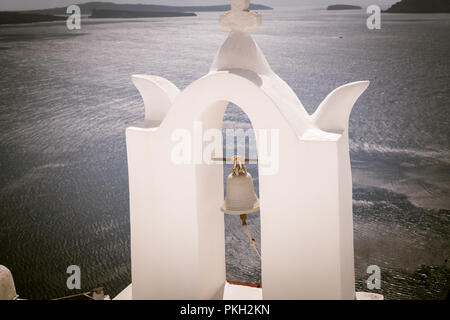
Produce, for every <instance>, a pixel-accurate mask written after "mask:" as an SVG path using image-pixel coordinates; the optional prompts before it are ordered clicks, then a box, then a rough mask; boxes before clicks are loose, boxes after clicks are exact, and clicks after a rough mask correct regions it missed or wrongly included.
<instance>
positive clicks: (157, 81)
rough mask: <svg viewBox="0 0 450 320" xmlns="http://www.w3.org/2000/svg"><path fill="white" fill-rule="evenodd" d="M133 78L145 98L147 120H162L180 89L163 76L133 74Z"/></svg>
mask: <svg viewBox="0 0 450 320" xmlns="http://www.w3.org/2000/svg"><path fill="white" fill-rule="evenodd" d="M131 79H132V80H133V83H134V85H135V86H136V88H137V89H138V90H139V93H140V94H141V96H142V99H143V100H144V106H145V121H146V122H149V121H154V122H161V121H162V120H163V119H164V118H165V116H166V114H167V112H168V111H169V109H170V108H171V106H172V103H173V101H174V100H175V98H176V97H177V95H178V94H179V93H180V90H179V89H178V88H177V87H176V86H175V85H174V84H173V83H172V82H170V81H169V80H167V79H164V78H162V77H157V76H150V75H133V76H132V77H131Z"/></svg>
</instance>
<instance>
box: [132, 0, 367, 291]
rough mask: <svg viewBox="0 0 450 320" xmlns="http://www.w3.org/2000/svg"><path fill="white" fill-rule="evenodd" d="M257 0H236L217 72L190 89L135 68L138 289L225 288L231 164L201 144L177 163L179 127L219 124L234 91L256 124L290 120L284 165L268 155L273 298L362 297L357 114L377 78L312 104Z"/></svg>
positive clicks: (267, 250) (266, 245)
mask: <svg viewBox="0 0 450 320" xmlns="http://www.w3.org/2000/svg"><path fill="white" fill-rule="evenodd" d="M249 3H250V1H248V0H232V1H231V11H229V12H227V13H225V14H223V15H222V16H221V17H220V25H221V26H222V27H224V28H226V29H228V30H229V36H228V38H227V39H226V41H225V43H224V44H223V45H222V47H221V48H220V50H219V51H218V53H217V55H216V58H215V60H214V62H213V64H212V66H211V69H210V72H209V73H208V74H207V75H205V76H204V77H202V78H200V79H198V80H197V81H195V82H194V83H192V84H191V85H189V86H188V87H187V88H185V89H184V90H182V91H181V92H180V90H179V89H178V88H177V87H176V86H175V85H174V84H172V83H171V82H170V81H168V80H166V79H163V78H160V77H156V76H147V75H135V76H133V82H134V83H135V85H136V87H137V88H138V89H139V92H140V93H141V95H142V97H143V100H144V104H145V122H144V123H143V124H141V125H137V126H135V127H131V128H128V129H127V132H126V138H127V153H128V168H129V184H130V217H131V263H132V286H131V291H132V298H133V299H222V298H223V291H224V286H225V281H226V279H225V239H224V216H223V212H221V210H220V208H221V206H222V204H223V201H224V198H223V195H224V190H223V185H224V183H223V167H222V165H221V164H218V163H215V162H209V161H207V160H208V159H204V158H203V157H202V155H201V154H200V155H199V154H197V152H196V151H195V150H194V151H193V152H192V154H190V155H188V156H187V157H186V159H187V161H184V162H183V163H175V162H174V160H173V152H174V145H175V142H174V141H173V138H174V132H178V133H179V132H185V133H187V134H189V133H191V134H192V135H191V137H195V131H196V126H197V124H198V123H201V124H202V127H203V130H207V129H211V128H217V129H219V130H220V129H221V128H222V118H223V113H224V111H225V108H226V107H227V105H228V103H229V102H232V103H234V104H236V105H238V106H240V107H241V108H242V109H243V110H244V111H245V112H246V113H247V115H248V116H249V118H250V120H251V121H252V124H253V127H254V129H255V131H256V130H259V129H266V130H271V129H274V130H278V131H279V141H278V144H279V155H278V162H279V166H278V170H276V171H275V172H271V171H270V170H267V168H266V167H265V165H266V164H265V163H264V161H261V159H260V161H259V163H258V166H259V172H260V187H259V188H260V203H259V205H260V210H261V211H260V212H261V256H262V258H261V261H262V298H263V299H355V280H354V258H353V215H352V178H351V169H350V157H349V141H348V120H349V115H350V112H351V110H352V107H353V105H354V103H355V102H356V100H357V99H358V97H359V96H360V95H361V94H362V93H363V92H364V90H365V89H366V88H367V87H368V85H369V82H368V81H361V82H354V83H350V84H347V85H344V86H342V87H339V88H337V89H336V90H334V91H333V92H332V93H330V95H329V96H328V97H327V98H326V99H325V100H324V101H323V102H322V104H321V105H320V106H319V107H318V109H317V111H316V112H315V113H314V114H313V115H308V113H307V112H306V111H305V109H304V107H303V106H302V104H301V102H300V101H299V99H298V98H297V96H296V95H295V93H294V92H293V91H292V89H291V88H290V87H289V86H288V85H287V84H286V83H285V82H284V81H283V80H282V79H280V78H279V77H278V76H277V75H276V74H275V73H274V72H273V71H272V69H271V68H270V66H269V64H268V62H267V60H266V59H265V57H264V55H263V53H262V52H261V50H260V49H259V47H258V45H257V44H256V43H255V41H254V40H253V38H252V37H251V35H250V31H251V30H253V29H255V28H257V27H258V26H259V25H260V24H261V16H260V15H259V14H258V13H256V12H252V11H249V10H248V9H249ZM180 67H182V66H180ZM180 130H181V131H180ZM192 139H193V140H194V138H192ZM195 143H196V142H195V141H192V145H194V144H195ZM202 143H203V142H200V144H202ZM216 156H220V155H216Z"/></svg>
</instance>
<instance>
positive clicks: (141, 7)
mask: <svg viewBox="0 0 450 320" xmlns="http://www.w3.org/2000/svg"><path fill="white" fill-rule="evenodd" d="M224 1H225V0H224ZM78 6H79V7H80V10H81V14H82V15H88V16H90V17H91V18H152V17H192V16H196V14H195V13H194V12H220V11H229V10H230V5H215V6H166V5H152V4H117V3H113V2H86V3H81V4H78ZM250 9H251V10H273V8H271V7H268V6H264V5H260V4H252V5H251V6H250ZM66 19H67V7H59V8H51V9H42V10H31V11H4V12H0V25H1V24H18V23H32V22H44V21H59V20H66Z"/></svg>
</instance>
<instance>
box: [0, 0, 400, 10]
mask: <svg viewBox="0 0 450 320" xmlns="http://www.w3.org/2000/svg"><path fill="white" fill-rule="evenodd" d="M92 1H94V0H92ZM95 1H102V0H95ZM104 1H106V2H115V3H144V4H167V5H211V4H225V3H229V1H228V0H104ZM398 1H400V0H253V1H252V2H253V3H259V4H266V5H269V6H272V7H274V8H276V7H286V6H291V7H293V6H295V7H301V6H314V7H326V6H327V5H330V4H337V3H341V4H355V5H360V6H362V7H364V6H368V5H370V4H378V5H379V6H380V7H382V8H386V7H388V6H389V5H391V4H393V3H395V2H398ZM84 2H89V0H0V11H2V10H30V9H46V8H54V7H64V6H68V5H70V4H77V3H84Z"/></svg>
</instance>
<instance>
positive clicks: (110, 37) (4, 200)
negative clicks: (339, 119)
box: [0, 10, 450, 299]
mask: <svg viewBox="0 0 450 320" xmlns="http://www.w3.org/2000/svg"><path fill="white" fill-rule="evenodd" d="M217 18H218V13H202V14H200V15H199V16H198V17H188V18H171V19H161V18H157V19H138V20H107V21H105V20H92V19H91V20H89V19H85V20H83V21H82V30H80V31H68V30H67V29H66V28H65V24H64V23H60V22H58V23H41V24H35V25H22V26H14V27H1V28H0V75H1V77H0V264H3V265H6V266H7V267H9V268H10V269H11V271H12V272H13V275H14V279H15V283H16V287H17V291H18V293H19V294H20V296H21V297H23V298H35V299H44V298H56V297H59V296H63V295H66V294H72V293H73V292H70V291H68V290H67V289H66V279H67V276H68V275H67V274H66V273H65V271H66V268H67V267H68V266H69V265H72V264H76V265H79V266H80V267H81V271H82V289H83V290H84V291H86V290H90V289H92V288H94V287H97V286H104V287H105V288H106V291H107V293H109V294H110V295H112V296H115V295H116V294H117V293H118V292H120V291H121V290H122V289H124V288H125V287H126V286H127V285H128V284H129V283H130V282H131V273H130V224H129V203H128V178H127V159H126V149H125V135H124V133H125V128H127V127H128V126H131V125H133V124H136V123H137V122H140V121H141V120H142V119H143V117H144V109H143V102H142V100H141V98H140V96H139V94H138V92H137V90H136V89H135V88H134V87H133V85H132V83H131V80H130V75H132V74H155V75H160V76H163V77H165V78H167V79H169V80H171V81H173V82H174V83H175V84H176V85H177V86H178V87H179V88H184V87H186V86H187V85H188V84H190V83H191V82H192V81H194V80H196V79H197V78H199V77H201V76H202V75H204V74H205V73H207V72H208V69H209V65H210V64H211V62H212V60H213V58H214V54H215V52H216V50H217V49H218V48H219V46H220V45H221V43H222V42H223V41H224V40H225V38H226V35H227V34H226V32H225V31H223V30H221V29H220V28H219V26H218V24H217ZM365 19H366V16H365V15H363V13H362V12H356V13H355V12H351V13H349V12H327V11H319V10H315V11H300V10H290V11H281V10H275V11H272V12H263V26H262V27H261V28H260V29H258V30H256V32H254V38H255V39H256V41H257V42H258V44H259V45H260V47H261V48H262V50H263V51H264V53H265V54H266V57H267V59H268V61H269V63H270V64H271V66H272V68H273V69H274V71H275V72H277V73H278V74H279V75H280V76H281V77H282V78H283V79H285V80H286V81H287V83H288V84H289V85H291V86H292V88H293V89H294V91H295V92H296V93H297V95H298V96H299V97H300V99H301V101H302V103H303V104H304V106H305V107H306V108H307V110H308V112H313V111H314V110H315V108H316V107H317V106H318V105H319V103H320V102H321V101H322V100H323V99H324V98H325V96H326V95H327V94H328V93H329V92H331V91H332V90H333V89H334V88H336V87H337V86H340V85H342V84H345V83H347V82H350V81H356V80H370V81H371V85H370V87H369V89H368V90H367V91H366V92H365V93H364V94H363V96H362V97H361V98H360V100H358V102H357V105H356V106H355V108H354V111H353V112H352V115H351V119H350V138H351V157H352V167H353V182H354V194H353V198H354V201H353V205H354V231H355V268H356V285H357V289H358V290H366V291H368V289H367V288H366V284H365V280H366V279H367V278H368V276H369V275H368V274H367V273H366V269H367V267H368V266H369V265H378V266H379V267H380V268H381V272H382V287H381V290H375V291H374V292H378V293H382V294H384V295H385V297H386V298H388V299H442V298H445V297H446V295H447V294H448V288H449V283H450V265H449V262H448V260H447V259H448V258H449V256H450V236H449V230H450V197H449V196H450V170H449V169H450V151H449V150H450V148H449V146H450V139H449V138H450V130H449V126H450V117H449V116H450V114H449V110H450V85H449V84H450V64H449V57H450V40H449V36H448V35H449V34H450V15H387V14H386V15H383V19H382V29H381V30H379V31H369V30H368V29H367V28H366V27H365ZM233 127H235V128H248V127H250V123H249V121H248V119H247V117H246V115H245V114H244V113H243V112H242V111H241V110H240V109H239V108H237V107H235V106H230V107H229V108H228V110H227V113H226V115H225V119H224V128H233ZM300 162H301V161H300ZM225 170H226V171H228V170H229V167H226V168H225ZM256 170H257V169H256V167H255V166H250V172H251V173H252V175H253V176H254V178H255V185H256V187H258V174H257V171H256ZM239 223H240V221H239V218H238V217H226V243H227V247H226V258H227V278H228V279H229V280H237V281H247V282H259V281H260V280H261V279H260V271H261V266H260V263H259V261H258V258H257V256H256V255H255V254H254V252H253V251H252V248H251V247H250V246H249V245H248V240H247V238H246V236H245V234H244V233H243V231H242V229H241V227H240V225H239ZM249 224H250V226H249V227H250V230H251V232H252V233H253V234H254V236H255V237H256V238H257V239H258V245H259V236H260V233H259V217H258V215H254V216H252V217H250V218H249ZM318 254H320V253H318ZM324 281H325V280H324ZM324 284H325V283H324ZM83 290H82V291H83Z"/></svg>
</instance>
